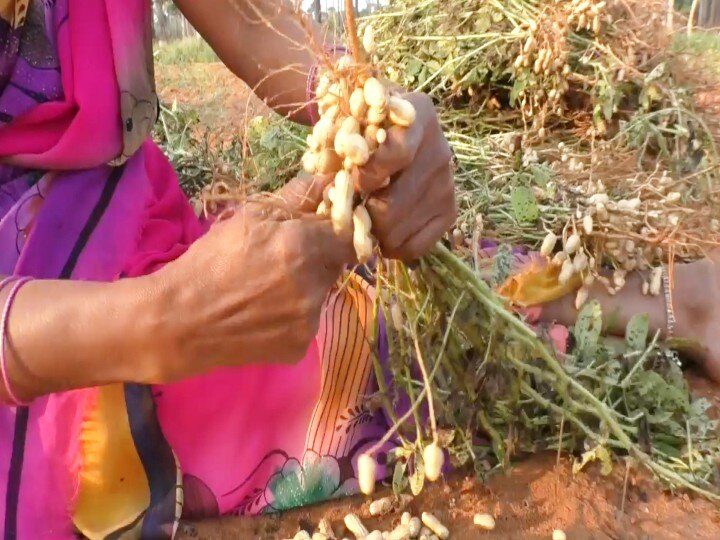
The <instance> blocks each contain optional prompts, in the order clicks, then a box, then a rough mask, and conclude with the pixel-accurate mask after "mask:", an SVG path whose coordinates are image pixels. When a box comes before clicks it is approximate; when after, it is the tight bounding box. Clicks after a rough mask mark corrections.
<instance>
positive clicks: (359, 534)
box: [344, 514, 368, 538]
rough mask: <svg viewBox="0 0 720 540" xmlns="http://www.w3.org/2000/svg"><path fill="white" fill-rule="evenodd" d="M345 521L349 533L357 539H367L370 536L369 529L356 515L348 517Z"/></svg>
mask: <svg viewBox="0 0 720 540" xmlns="http://www.w3.org/2000/svg"><path fill="white" fill-rule="evenodd" d="M344 521H345V526H346V527H347V529H348V531H350V532H351V533H352V534H354V535H355V538H365V537H366V536H367V535H368V530H367V528H366V527H365V525H363V522H362V521H360V518H359V517H357V516H356V515H355V514H348V515H346V516H345V519H344Z"/></svg>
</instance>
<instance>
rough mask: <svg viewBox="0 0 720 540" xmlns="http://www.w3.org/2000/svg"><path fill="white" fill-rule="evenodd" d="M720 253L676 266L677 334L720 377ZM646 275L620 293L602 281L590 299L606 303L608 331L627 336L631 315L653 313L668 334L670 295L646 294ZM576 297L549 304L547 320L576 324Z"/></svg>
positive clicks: (656, 326)
mask: <svg viewBox="0 0 720 540" xmlns="http://www.w3.org/2000/svg"><path fill="white" fill-rule="evenodd" d="M718 259H720V254H714V256H713V255H711V257H709V258H707V259H703V260H700V261H697V262H693V263H690V264H676V265H675V267H674V270H673V282H674V285H673V290H672V305H673V311H674V314H675V318H676V321H677V322H676V326H675V331H674V336H673V337H675V338H679V339H682V340H685V341H686V342H687V345H688V347H689V348H688V350H686V351H684V352H686V353H687V354H688V355H689V356H691V357H693V358H694V360H696V361H698V362H699V363H700V364H701V365H702V366H703V368H704V369H705V371H706V372H707V373H708V375H709V376H710V377H711V378H713V379H714V380H716V381H720V333H719V332H718V331H717V329H718V321H720V266H719V265H718V264H717V261H718ZM641 291H642V277H641V276H640V275H639V274H637V273H635V274H631V275H629V276H628V278H627V283H626V285H625V287H624V288H623V289H622V290H621V291H620V292H619V293H618V294H616V295H615V296H611V295H609V294H608V293H607V291H606V290H605V288H604V287H603V286H602V285H601V284H599V283H596V284H595V286H594V287H593V289H592V291H591V294H590V298H594V299H596V300H598V301H599V302H600V305H601V307H602V311H603V315H604V323H605V327H606V331H607V332H608V333H610V334H614V335H618V336H622V335H623V334H624V331H625V328H626V326H627V324H628V322H629V321H630V319H631V318H632V317H633V316H634V315H636V314H641V313H646V314H647V315H648V317H649V322H650V332H651V334H655V333H656V332H658V331H659V332H660V335H661V337H663V338H665V337H667V336H666V333H667V324H668V320H667V318H668V317H667V306H666V303H665V297H664V295H662V294H661V295H660V296H644V295H643V294H642V292H641ZM573 303H574V297H573V295H569V296H566V297H564V298H561V299H560V300H558V301H556V302H553V303H551V304H548V305H547V306H545V307H544V308H543V312H542V316H541V318H542V319H543V320H545V321H556V322H559V323H561V324H563V325H566V326H570V325H572V324H575V319H576V317H577V311H576V310H575V307H574V305H573Z"/></svg>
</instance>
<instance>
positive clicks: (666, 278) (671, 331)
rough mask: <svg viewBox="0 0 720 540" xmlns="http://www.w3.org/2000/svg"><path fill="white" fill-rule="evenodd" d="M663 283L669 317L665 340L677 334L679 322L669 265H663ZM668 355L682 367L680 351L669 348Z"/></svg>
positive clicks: (667, 315)
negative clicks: (674, 304) (676, 316)
mask: <svg viewBox="0 0 720 540" xmlns="http://www.w3.org/2000/svg"><path fill="white" fill-rule="evenodd" d="M662 284H663V292H664V294H665V315H666V318H667V329H666V332H665V340H668V339H672V337H673V336H674V335H675V324H676V323H677V319H675V308H674V307H673V298H672V286H671V285H672V284H671V283H670V275H669V274H668V270H667V266H664V267H663V270H662ZM667 355H668V357H669V358H670V360H672V361H673V362H675V363H676V364H677V365H678V366H679V367H682V362H681V361H680V357H679V356H678V353H677V352H676V351H674V350H670V349H668V350H667Z"/></svg>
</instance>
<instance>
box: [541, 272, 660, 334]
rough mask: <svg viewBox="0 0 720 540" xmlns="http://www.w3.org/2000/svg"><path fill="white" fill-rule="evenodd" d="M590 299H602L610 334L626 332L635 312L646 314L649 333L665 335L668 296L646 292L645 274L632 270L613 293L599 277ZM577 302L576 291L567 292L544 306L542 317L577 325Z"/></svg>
mask: <svg viewBox="0 0 720 540" xmlns="http://www.w3.org/2000/svg"><path fill="white" fill-rule="evenodd" d="M589 299H590V300H597V301H598V302H599V303H600V307H601V308H602V313H603V327H604V331H605V332H607V333H609V334H613V335H616V336H622V335H624V332H625V328H626V327H627V324H628V322H630V319H631V318H632V317H633V316H634V315H638V314H647V315H648V317H649V322H650V333H651V334H652V335H654V333H655V332H657V331H660V333H661V336H664V333H665V331H666V329H667V320H666V310H665V299H664V297H663V296H662V295H661V296H650V295H647V296H645V295H643V294H642V277H641V276H640V275H639V274H630V275H629V276H628V277H627V282H626V284H625V287H624V288H623V289H621V290H620V292H618V293H617V294H616V295H614V296H613V295H611V294H609V293H608V292H607V289H606V288H605V286H604V285H603V284H602V283H600V282H598V281H596V282H595V283H594V284H593V286H592V287H591V290H590V296H589ZM574 304H575V295H574V294H573V295H567V296H565V297H563V298H561V299H560V300H557V301H555V302H552V303H550V304H548V305H547V306H543V311H542V315H541V318H542V319H543V320H545V321H555V322H557V323H559V324H562V325H565V326H571V325H574V324H575V321H576V319H577V315H578V311H577V310H576V309H575V305H574Z"/></svg>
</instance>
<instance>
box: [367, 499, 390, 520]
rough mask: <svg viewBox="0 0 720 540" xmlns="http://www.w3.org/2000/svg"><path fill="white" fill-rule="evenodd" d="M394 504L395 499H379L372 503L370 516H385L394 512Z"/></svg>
mask: <svg viewBox="0 0 720 540" xmlns="http://www.w3.org/2000/svg"><path fill="white" fill-rule="evenodd" d="M393 504H394V498H393V497H383V498H382V499H377V500H375V501H373V502H371V503H370V515H371V516H383V515H385V514H387V513H388V512H390V511H391V510H392V508H393Z"/></svg>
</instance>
